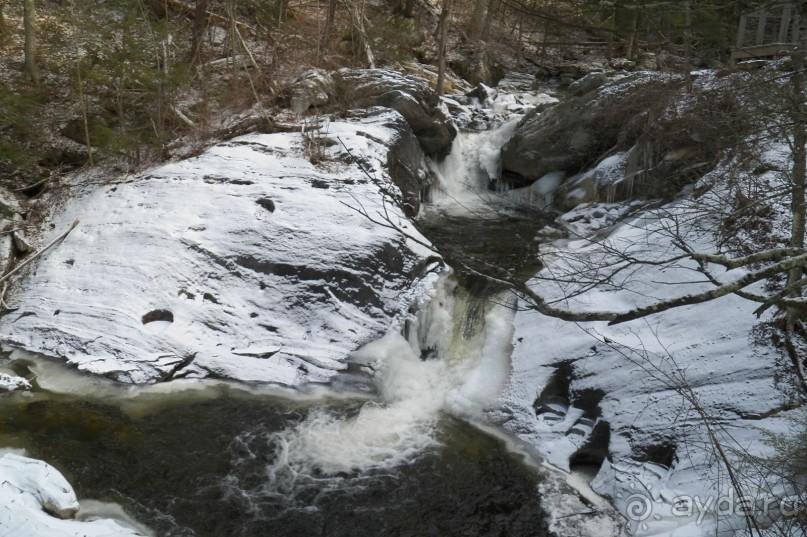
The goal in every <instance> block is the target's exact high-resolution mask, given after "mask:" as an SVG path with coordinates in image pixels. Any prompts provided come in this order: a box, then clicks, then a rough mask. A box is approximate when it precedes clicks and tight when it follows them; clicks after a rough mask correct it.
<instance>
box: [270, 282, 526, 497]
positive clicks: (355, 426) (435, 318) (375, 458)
mask: <svg viewBox="0 0 807 537" xmlns="http://www.w3.org/2000/svg"><path fill="white" fill-rule="evenodd" d="M496 298H498V300H497V299H496ZM496 298H494V299H493V300H490V299H483V298H478V297H474V296H472V295H471V294H470V293H468V292H467V291H465V290H464V289H462V288H461V287H460V286H458V285H457V283H456V279H455V278H454V276H453V275H451V274H450V273H446V274H444V275H442V276H441V278H440V279H439V280H438V282H437V284H436V286H435V288H434V290H433V295H432V297H431V299H430V300H429V301H428V302H427V303H426V304H425V305H424V307H422V308H421V309H420V310H419V311H417V312H415V313H414V314H412V315H411V317H410V318H409V319H408V320H407V322H406V323H405V324H402V325H401V326H399V327H396V328H394V329H392V330H390V331H389V332H388V333H387V334H386V335H385V336H384V337H382V338H381V339H379V340H377V341H374V342H372V343H369V344H367V345H365V346H364V347H363V348H361V349H359V350H358V351H356V352H355V353H354V355H353V360H354V361H356V362H358V363H361V364H364V365H367V366H370V367H372V369H373V371H374V382H375V386H376V389H377V392H378V397H377V399H375V400H373V401H370V402H368V403H366V404H365V405H364V406H362V407H361V408H360V409H359V411H358V413H357V414H355V415H353V416H344V415H336V414H331V413H328V412H325V411H315V412H312V413H311V414H309V416H308V417H306V419H304V420H303V421H302V422H300V423H299V424H297V425H295V426H293V427H291V428H288V429H286V430H283V431H280V432H278V433H274V435H272V437H271V438H269V440H270V441H271V442H272V443H274V444H275V445H276V446H277V449H276V457H275V460H274V462H273V463H272V464H271V465H270V466H269V467H268V468H267V475H268V476H269V478H270V482H271V484H272V486H275V487H278V488H279V489H280V490H285V489H286V488H288V487H290V486H293V484H294V483H295V482H298V481H300V480H301V479H302V480H305V479H306V478H315V477H316V478H317V479H321V478H322V476H326V477H327V476H335V477H337V478H339V476H343V475H345V474H353V473H356V472H358V473H359V474H361V473H365V472H370V471H375V470H391V469H392V468H394V467H396V466H399V465H401V464H405V463H407V462H411V461H413V460H415V459H416V458H417V457H418V456H419V455H421V454H422V453H423V452H424V451H425V450H428V449H429V448H431V447H434V446H436V445H437V444H438V440H437V438H436V433H437V432H438V425H439V420H440V418H441V416H442V415H443V414H449V415H453V416H455V417H459V418H462V419H466V420H470V421H473V420H482V419H483V415H484V414H483V412H484V410H486V409H487V408H489V407H490V406H491V405H492V404H493V403H494V402H495V399H496V396H497V395H498V393H499V391H500V390H501V389H502V387H503V386H504V384H505V382H506V381H507V378H508V376H509V364H510V352H511V350H512V348H511V341H512V315H513V311H512V309H511V308H510V307H508V305H505V304H503V303H500V300H504V297H496Z"/></svg>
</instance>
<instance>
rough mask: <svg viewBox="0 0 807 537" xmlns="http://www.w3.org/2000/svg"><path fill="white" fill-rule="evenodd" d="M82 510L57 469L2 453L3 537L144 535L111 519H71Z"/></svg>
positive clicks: (0, 508)
mask: <svg viewBox="0 0 807 537" xmlns="http://www.w3.org/2000/svg"><path fill="white" fill-rule="evenodd" d="M78 511H79V502H78V500H77V498H76V493H75V492H74V491H73V487H71V486H70V484H69V483H68V482H67V480H66V479H65V478H64V476H63V475H62V474H61V473H59V471H58V470H56V468H54V467H52V466H50V465H49V464H47V463H45V462H42V461H38V460H35V459H29V458H27V457H23V456H20V455H16V454H14V453H5V454H3V455H0V537H112V536H126V535H128V536H136V535H142V534H141V533H138V532H137V531H135V530H133V529H131V528H127V527H124V526H122V525H120V524H118V523H117V522H115V521H113V520H109V519H98V520H88V521H79V520H70V519H73V518H75V516H76V513H77V512H78Z"/></svg>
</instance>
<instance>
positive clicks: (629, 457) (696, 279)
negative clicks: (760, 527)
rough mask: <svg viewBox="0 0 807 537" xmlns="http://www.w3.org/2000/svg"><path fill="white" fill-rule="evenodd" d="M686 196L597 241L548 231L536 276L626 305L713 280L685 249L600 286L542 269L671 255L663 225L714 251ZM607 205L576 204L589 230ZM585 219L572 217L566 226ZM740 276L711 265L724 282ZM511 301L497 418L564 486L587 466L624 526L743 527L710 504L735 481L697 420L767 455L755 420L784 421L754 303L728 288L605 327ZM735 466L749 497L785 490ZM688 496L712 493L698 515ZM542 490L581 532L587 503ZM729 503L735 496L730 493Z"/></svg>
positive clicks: (555, 288)
mask: <svg viewBox="0 0 807 537" xmlns="http://www.w3.org/2000/svg"><path fill="white" fill-rule="evenodd" d="M694 204H695V202H690V201H687V200H684V201H681V202H678V203H677V204H672V205H669V206H667V207H664V208H663V209H661V210H658V211H648V212H644V213H639V214H638V215H634V216H633V217H631V218H629V219H628V220H627V221H625V222H624V223H622V224H620V225H618V226H617V227H616V228H615V230H613V232H612V233H611V234H610V236H608V238H607V239H604V240H603V239H602V237H600V238H599V239H598V240H599V241H600V242H589V241H586V240H582V239H581V240H571V241H563V242H560V243H558V246H557V247H556V248H555V250H554V251H551V250H550V252H551V253H549V255H548V257H547V259H548V266H547V268H546V269H544V271H542V272H541V273H539V274H538V275H537V277H536V278H535V279H534V280H533V281H532V282H531V286H532V288H533V289H535V290H536V291H539V292H540V294H542V295H543V296H547V297H550V298H551V297H554V298H555V299H559V302H558V303H557V305H558V306H559V307H566V308H569V309H573V310H580V311H627V310H630V309H632V308H633V307H635V306H636V305H644V304H649V303H652V302H655V301H658V300H663V299H665V298H670V297H673V296H680V295H684V294H688V293H690V292H693V291H696V290H704V289H707V288H709V287H710V284H708V283H704V282H703V276H702V275H701V274H700V273H699V272H697V271H696V270H693V269H694V265H693V264H692V263H691V262H687V261H682V262H677V263H671V264H668V265H665V266H662V267H659V266H650V265H644V266H641V267H632V268H631V269H629V270H625V271H622V272H620V273H619V274H618V275H617V276H616V277H614V278H613V279H612V280H611V283H610V284H604V285H603V284H600V285H598V286H597V287H596V288H595V289H593V290H587V291H585V292H584V293H583V294H581V295H579V296H572V297H571V298H566V299H563V297H569V296H570V295H573V293H574V292H575V291H577V290H580V289H581V288H582V287H585V286H586V283H587V281H588V280H587V279H586V278H587V277H590V276H592V275H591V274H586V273H585V272H577V273H575V274H574V276H573V277H572V278H571V280H572V281H569V282H566V283H559V282H557V281H551V280H549V279H544V278H551V277H558V276H560V275H562V274H564V273H568V271H569V270H571V271H574V270H575V269H580V268H582V267H583V265H584V264H585V261H583V259H585V260H587V261H592V260H598V262H604V261H607V260H608V259H613V256H611V255H610V253H609V251H608V249H609V248H612V249H614V250H619V251H629V252H630V253H631V254H632V255H633V256H635V257H637V258H641V259H647V260H659V259H663V258H668V257H670V256H672V255H674V254H676V253H680V252H677V251H676V249H675V248H674V247H673V246H672V237H673V235H672V233H671V232H672V231H673V230H674V231H675V232H676V233H681V234H683V235H684V237H685V238H686V239H687V241H688V243H689V244H690V245H692V246H693V247H694V248H695V249H696V250H699V251H714V248H715V246H714V244H713V241H712V240H711V239H710V237H711V236H712V234H711V233H710V232H709V226H710V225H713V221H712V220H710V219H709V218H708V217H706V218H701V217H700V216H698V212H697V211H695V210H693V209H694V208H695V205H694ZM609 208H611V209H612V208H613V207H612V206H605V207H604V208H601V207H597V206H593V207H588V208H579V209H578V210H577V211H576V216H579V215H582V214H584V213H586V211H587V210H588V212H591V213H592V215H591V216H590V217H589V218H588V219H587V221H589V222H592V223H593V224H592V226H593V227H592V228H591V229H590V230H589V231H594V230H595V229H599V228H600V227H602V225H603V224H604V223H605V222H603V217H604V216H605V215H607V214H609V213H608V209H609ZM593 213H596V215H593ZM600 213H602V214H600ZM576 216H575V217H576ZM568 219H569V218H568V217H567V220H568ZM584 221H586V219H585V218H582V219H581V218H578V219H577V220H575V222H576V223H577V225H578V227H576V228H575V230H574V231H575V232H576V233H581V232H582V231H583V228H582V227H581V226H582V225H583V222H584ZM740 274H741V271H739V270H736V271H734V272H732V273H730V274H729V273H725V272H718V275H719V276H720V277H721V279H724V280H725V281H728V280H731V279H733V278H736V277H739V275H740ZM602 275H603V272H600V273H599V276H602ZM679 282H683V283H679ZM521 305H522V306H523V307H524V308H525V309H524V310H523V311H519V312H518V313H517V314H516V318H515V335H514V346H515V348H514V353H513V364H512V367H513V374H512V376H511V378H510V383H509V385H508V387H507V388H506V389H505V391H504V392H503V395H502V396H501V404H502V408H503V410H502V412H501V414H500V415H499V419H500V420H501V421H502V422H504V428H505V429H506V430H508V431H511V432H512V433H514V434H515V435H516V436H518V437H519V438H521V439H522V440H524V441H526V442H527V443H529V444H530V445H532V446H534V447H535V448H536V449H537V451H538V452H539V453H540V455H542V456H543V457H545V459H546V461H547V463H548V464H551V465H553V466H555V467H557V468H560V469H562V470H565V471H569V470H570V469H571V470H573V476H572V479H571V481H572V484H574V480H575V478H574V474H575V472H579V471H580V470H581V469H583V470H584V469H585V468H591V467H592V466H593V472H592V473H596V474H597V475H596V478H594V479H593V481H592V482H591V487H592V488H593V490H594V491H595V492H597V493H598V494H601V495H604V496H606V497H607V498H608V499H610V500H611V501H612V502H613V503H614V505H615V507H616V508H617V509H618V511H619V512H620V514H621V515H622V516H623V517H626V518H625V523H626V526H627V527H626V529H627V531H628V532H629V533H631V534H633V535H645V536H649V535H676V536H689V537H695V536H698V535H715V534H720V535H724V534H725V535H733V534H734V533H733V532H734V531H735V530H740V531H741V530H743V529H744V528H745V520H744V517H742V516H739V515H738V514H737V513H738V511H737V510H736V509H735V510H734V511H731V513H730V514H726V513H727V512H726V511H725V509H724V511H716V510H715V506H716V505H717V502H718V500H720V499H724V500H725V501H729V500H728V499H727V498H729V497H730V496H731V495H732V494H733V491H731V487H730V486H729V483H728V480H727V477H726V474H725V468H724V467H723V465H722V464H721V462H720V461H719V459H718V457H716V455H715V447H714V445H713V444H712V443H711V442H710V440H709V434H708V431H707V429H706V426H705V425H704V423H705V422H708V423H710V426H711V427H712V429H713V430H714V431H715V435H716V437H717V438H718V439H719V441H720V443H721V444H723V445H724V446H726V449H727V450H728V451H729V452H730V453H731V456H732V457H733V458H734V457H735V455H736V452H735V451H734V450H739V449H744V450H747V451H748V452H750V453H751V454H754V455H765V454H769V452H770V447H769V446H768V445H766V444H765V443H764V442H763V438H764V435H763V433H762V431H769V432H774V433H785V432H786V431H787V430H788V425H789V424H788V420H787V419H786V417H787V416H788V415H789V414H790V412H789V411H788V410H787V408H788V407H789V404H790V403H791V401H789V400H788V397H787V396H786V395H785V394H784V393H783V391H782V390H780V387H781V386H780V385H779V384H778V379H777V377H776V375H777V371H778V372H781V371H782V367H783V365H782V357H781V355H780V354H779V353H778V352H777V351H775V350H774V349H772V348H771V347H769V346H767V345H766V344H764V343H762V344H760V343H757V342H755V341H754V338H753V335H752V334H753V333H754V328H755V326H756V325H757V323H758V322H759V321H758V320H757V319H756V317H755V316H754V315H753V313H752V312H753V311H754V310H755V309H756V308H757V306H758V305H757V304H755V303H752V302H749V301H746V300H744V299H742V298H739V297H737V296H734V295H729V296H725V297H722V298H720V299H717V300H713V301H710V302H706V303H703V304H699V305H693V306H686V307H681V308H677V309H672V310H668V311H666V312H663V313H660V314H656V315H653V316H650V317H647V318H645V319H639V320H636V321H632V322H627V323H624V324H618V325H614V326H608V325H607V323H604V322H587V323H573V322H567V321H562V320H558V319H555V318H551V317H547V316H544V315H542V314H540V313H538V312H537V311H534V310H531V309H529V308H528V306H529V305H528V303H526V302H523V301H522V303H521ZM762 320H763V321H765V320H766V318H765V317H763V319H762ZM785 367H786V366H785ZM685 385H687V386H689V387H691V391H689V388H685V387H684V386H685ZM693 403H695V404H693ZM696 405H700V406H701V407H702V408H703V411H704V412H705V415H706V416H708V419H706V420H705V419H704V417H703V416H704V415H702V414H699V412H698V411H697V410H696V408H695V406H696ZM603 459H604V460H603ZM737 467H738V474H740V480H741V481H742V483H743V486H744V487H745V489H744V490H745V491H746V492H747V494H748V495H750V496H753V497H755V498H761V499H763V500H764V499H771V500H772V501H773V502H774V503H776V502H778V501H779V500H778V498H781V497H784V496H786V495H787V494H788V491H787V490H786V489H785V488H783V487H781V485H779V484H778V483H776V482H775V481H776V480H775V476H770V475H768V476H760V475H750V474H749V475H746V474H745V473H744V470H745V468H743V465H742V464H741V463H739V462H738V463H737ZM550 481H551V480H550ZM546 487H550V488H551V485H549V484H548V485H546ZM756 487H760V488H756ZM578 488H579V487H578ZM556 492H557V491H556ZM684 497H691V498H697V499H700V500H701V503H702V504H703V505H706V503H705V502H707V501H711V502H712V503H711V506H710V507H709V508H704V509H703V511H704V512H703V514H702V516H699V515H700V513H699V512H698V511H697V510H696V509H693V510H690V512H689V513H687V512H686V510H684V509H682V507H681V505H682V504H681V503H680V502H681V500H682V498H684ZM709 498H711V500H709ZM545 499H546V500H548V501H549V502H550V506H548V508H549V510H550V512H553V513H554V520H553V527H554V528H555V529H556V530H557V531H559V533H560V534H564V532H566V533H569V532H572V533H569V534H577V533H574V532H577V531H581V530H580V526H578V525H576V524H577V522H573V521H574V520H582V519H585V518H586V517H585V516H581V515H580V513H581V511H586V510H590V508H589V507H587V506H585V505H584V504H583V503H580V502H576V501H570V500H569V498H568V497H565V496H564V495H562V494H555V495H554V497H552V495H551V494H548V495H547V494H545ZM725 501H724V504H723V505H724V506H725ZM733 502H734V503H733V504H732V507H736V505H737V503H738V500H737V498H736V495H735V498H734V500H733ZM552 503H554V509H553V507H552V505H551V504H552ZM740 514H741V511H740ZM758 514H759V513H758ZM589 518H590V517H589ZM594 518H596V517H594Z"/></svg>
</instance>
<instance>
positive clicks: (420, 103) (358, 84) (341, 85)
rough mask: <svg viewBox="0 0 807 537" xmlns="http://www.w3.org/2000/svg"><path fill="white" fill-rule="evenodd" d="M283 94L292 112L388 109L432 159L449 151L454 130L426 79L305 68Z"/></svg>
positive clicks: (392, 73) (385, 72) (375, 71)
mask: <svg viewBox="0 0 807 537" xmlns="http://www.w3.org/2000/svg"><path fill="white" fill-rule="evenodd" d="M287 98H288V102H289V105H290V106H291V107H292V108H293V109H294V110H295V111H296V112H305V111H308V110H310V109H316V110H320V111H324V112H344V111H347V110H354V109H364V108H371V107H374V106H383V107H385V108H391V109H393V110H395V111H397V112H398V113H399V114H401V115H402V116H403V117H404V119H405V120H406V122H407V123H408V124H409V126H410V127H411V129H412V131H413V132H414V133H415V136H416V137H417V139H418V141H419V142H420V146H421V148H422V149H423V151H424V152H425V153H426V154H427V155H429V156H433V157H437V158H442V157H444V156H446V155H447V154H448V153H449V152H450V151H451V144H452V142H453V140H454V137H455V136H456V135H457V129H456V128H455V127H454V125H453V123H452V122H451V120H450V118H449V117H448V116H447V115H446V114H445V113H444V112H443V110H442V109H441V107H440V98H439V97H438V95H437V93H436V92H435V91H434V90H433V89H432V88H431V87H430V86H429V84H428V82H426V81H425V80H423V79H422V78H418V77H414V76H410V75H403V74H401V73H398V72H395V71H388V70H384V69H340V70H339V71H335V72H334V73H331V74H328V73H326V72H323V71H319V70H317V71H308V72H306V73H305V74H303V75H302V76H301V77H300V78H298V79H297V80H296V81H295V82H294V83H292V85H291V86H290V87H289V88H288V90H287Z"/></svg>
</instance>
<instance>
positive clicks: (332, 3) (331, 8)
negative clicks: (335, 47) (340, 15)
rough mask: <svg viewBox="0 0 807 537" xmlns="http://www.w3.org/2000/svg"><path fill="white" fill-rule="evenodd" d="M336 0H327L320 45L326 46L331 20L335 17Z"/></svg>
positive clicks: (329, 36)
mask: <svg viewBox="0 0 807 537" xmlns="http://www.w3.org/2000/svg"><path fill="white" fill-rule="evenodd" d="M336 3H337V0H328V14H327V15H326V17H325V29H324V30H323V31H322V45H323V46H327V44H328V41H329V40H330V38H331V31H333V20H334V18H336Z"/></svg>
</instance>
